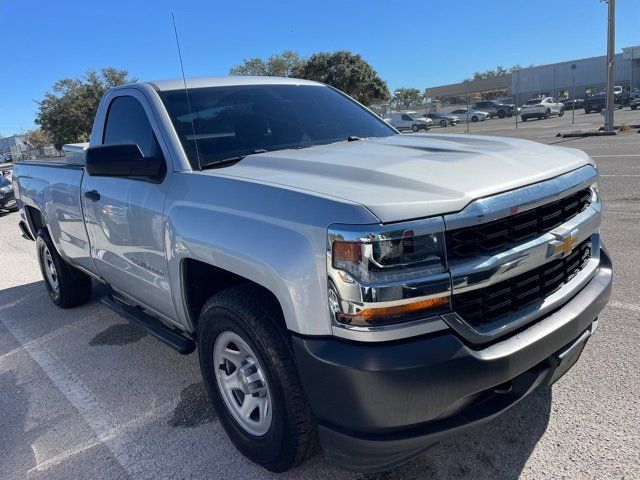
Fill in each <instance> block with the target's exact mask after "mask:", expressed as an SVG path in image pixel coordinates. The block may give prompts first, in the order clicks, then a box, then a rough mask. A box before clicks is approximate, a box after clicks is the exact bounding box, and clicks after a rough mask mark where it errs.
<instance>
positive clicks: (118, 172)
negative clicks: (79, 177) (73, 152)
mask: <svg viewBox="0 0 640 480" xmlns="http://www.w3.org/2000/svg"><path fill="white" fill-rule="evenodd" d="M85 166H86V168H87V173H88V174H89V175H91V176H94V177H127V178H144V179H150V180H159V179H160V177H161V176H162V174H163V168H164V166H165V163H164V158H163V157H162V156H161V155H158V156H153V157H145V156H144V155H143V154H142V151H141V150H140V147H139V146H138V145H136V144H134V143H126V144H119V145H97V146H95V147H89V148H88V149H87V152H86V157H85Z"/></svg>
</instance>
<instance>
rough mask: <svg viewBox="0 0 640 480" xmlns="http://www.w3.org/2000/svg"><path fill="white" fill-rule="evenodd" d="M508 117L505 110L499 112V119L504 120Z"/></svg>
mask: <svg viewBox="0 0 640 480" xmlns="http://www.w3.org/2000/svg"><path fill="white" fill-rule="evenodd" d="M506 116H507V114H506V113H505V111H504V110H499V111H498V118H504V117H506Z"/></svg>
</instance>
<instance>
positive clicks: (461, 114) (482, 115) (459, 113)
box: [449, 108, 489, 122]
mask: <svg viewBox="0 0 640 480" xmlns="http://www.w3.org/2000/svg"><path fill="white" fill-rule="evenodd" d="M449 114H450V115H454V116H456V117H458V118H459V119H460V121H461V122H484V121H485V120H486V119H487V118H489V113H487V112H479V111H477V110H474V109H473V108H469V109H467V108H458V109H457V110H454V111H453V112H450V113H449Z"/></svg>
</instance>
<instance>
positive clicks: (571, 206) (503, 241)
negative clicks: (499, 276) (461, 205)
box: [446, 188, 591, 260]
mask: <svg viewBox="0 0 640 480" xmlns="http://www.w3.org/2000/svg"><path fill="white" fill-rule="evenodd" d="M590 198H591V191H590V189H589V188H585V189H583V190H580V191H578V192H576V193H573V194H571V195H569V196H567V197H564V198H562V199H560V200H556V201H555V202H552V203H547V204H546V205H542V206H540V207H537V208H532V209H531V210H527V211H525V212H521V213H516V214H514V215H511V216H509V217H505V218H501V219H499V220H494V221H492V222H487V223H483V224H481V225H475V226H472V227H465V228H459V229H456V230H451V231H448V232H447V233H446V244H447V258H448V259H449V260H453V259H458V258H466V257H470V256H474V255H481V254H487V255H490V254H492V253H493V252H495V251H497V250H498V249H499V248H502V247H505V246H507V245H512V244H514V243H517V242H524V241H526V240H527V239H530V238H533V237H534V236H536V235H540V234H543V233H546V232H549V231H550V230H552V229H554V228H555V227H557V226H558V225H561V224H562V223H564V222H566V221H567V220H569V219H571V218H573V217H575V216H576V215H577V214H578V213H580V212H581V211H583V210H584V209H585V208H586V206H587V205H588V204H589V199H590Z"/></svg>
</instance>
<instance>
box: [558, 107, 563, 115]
mask: <svg viewBox="0 0 640 480" xmlns="http://www.w3.org/2000/svg"><path fill="white" fill-rule="evenodd" d="M563 115H564V108H561V109H560V113H558V116H559V117H561V116H563Z"/></svg>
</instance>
